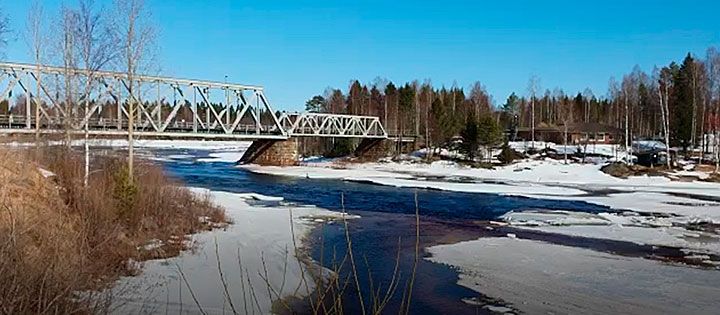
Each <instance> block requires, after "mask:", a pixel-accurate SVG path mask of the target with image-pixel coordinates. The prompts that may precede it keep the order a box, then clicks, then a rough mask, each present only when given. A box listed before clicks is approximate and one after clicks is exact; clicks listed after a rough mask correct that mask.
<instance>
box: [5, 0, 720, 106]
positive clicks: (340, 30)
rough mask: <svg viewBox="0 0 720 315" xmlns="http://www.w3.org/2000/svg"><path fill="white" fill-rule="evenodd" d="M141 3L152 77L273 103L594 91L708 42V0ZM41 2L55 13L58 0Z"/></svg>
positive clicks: (14, 55) (8, 7)
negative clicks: (153, 54) (445, 92)
mask: <svg viewBox="0 0 720 315" xmlns="http://www.w3.org/2000/svg"><path fill="white" fill-rule="evenodd" d="M29 2H30V1H29V0H28V1H19V0H5V1H3V2H0V3H1V4H0V5H1V6H2V9H3V10H4V11H5V12H7V14H8V15H9V18H10V20H11V26H12V27H13V29H15V30H16V31H17V33H18V35H17V36H16V37H17V39H16V40H14V41H11V42H10V43H9V45H8V47H7V51H6V54H5V55H6V56H7V58H8V59H10V60H14V61H27V60H29V57H28V53H27V45H26V44H25V41H24V40H23V38H22V30H23V29H24V27H25V21H24V19H25V17H26V14H27V8H28V6H29ZM73 2H74V1H73V0H66V3H71V4H72V3H73ZM98 2H100V4H101V5H104V6H106V7H108V8H110V7H111V3H110V1H101V0H98ZM146 2H147V4H148V8H149V9H150V10H151V11H152V14H153V19H154V20H155V22H154V23H156V25H157V28H158V30H159V36H158V40H157V45H158V46H159V52H158V61H159V62H160V64H161V66H162V69H163V74H164V75H170V76H175V75H176V76H182V77H189V78H198V79H209V80H217V81H222V80H223V79H224V76H225V75H227V76H228V77H229V80H230V81H233V82H238V83H248V84H259V85H263V86H265V87H266V94H267V95H268V97H269V98H270V101H271V102H272V104H273V106H274V107H275V108H280V109H285V110H299V109H302V107H303V104H304V102H305V100H307V99H308V98H310V97H311V96H312V95H315V94H320V93H322V92H323V90H324V89H325V88H326V87H328V86H332V87H341V88H343V90H346V89H347V86H348V83H349V81H350V80H351V79H355V78H357V79H360V80H361V81H363V82H369V81H371V80H373V79H374V78H375V77H378V76H380V77H384V78H388V79H390V80H393V81H396V82H404V81H407V80H412V79H420V80H424V79H431V80H432V82H433V83H434V84H435V85H436V86H440V85H446V86H450V85H452V84H453V83H454V82H457V85H458V86H461V87H466V88H467V87H468V86H470V85H471V84H472V82H474V81H476V80H477V81H480V82H482V83H483V84H484V85H485V86H486V87H487V89H488V91H489V92H490V93H491V94H492V96H493V99H494V100H495V103H496V104H501V103H502V102H504V100H505V98H506V97H507V95H508V94H509V93H510V92H512V91H516V92H519V93H520V94H526V93H527V92H526V91H527V82H528V78H529V77H530V76H531V75H532V74H535V75H537V76H538V77H540V80H541V82H540V84H541V88H542V89H543V90H544V89H545V88H550V89H552V88H554V87H556V86H559V87H561V88H563V89H564V90H565V91H566V92H573V93H574V92H577V91H581V90H583V89H584V88H585V87H590V88H591V89H592V90H593V91H594V93H595V94H596V95H605V94H606V92H607V82H608V79H609V78H610V77H611V76H616V77H618V78H619V77H621V76H622V75H623V74H625V73H627V72H629V71H630V70H631V69H632V67H633V66H634V65H636V64H637V65H639V66H640V67H641V68H643V69H644V70H646V71H650V70H651V69H652V66H653V65H656V64H658V65H664V64H667V63H669V62H670V61H671V60H681V59H682V58H683V57H684V55H685V54H686V53H687V52H691V53H693V54H697V55H699V56H704V55H705V49H706V48H707V47H709V46H711V45H718V44H720V18H719V17H720V13H719V12H720V1H717V0H714V1H663V0H659V1H645V0H643V1H627V0H626V1H614V0H613V1H510V0H505V1H453V0H445V1H422V0H419V1H407V0H396V1H327V0H315V1H259V0H257V1H238V0H235V1H231V0H215V1H173V0H146ZM44 3H45V6H46V7H47V8H46V11H47V13H49V14H55V11H56V8H57V6H58V5H59V3H60V1H59V0H48V1H45V2H44Z"/></svg>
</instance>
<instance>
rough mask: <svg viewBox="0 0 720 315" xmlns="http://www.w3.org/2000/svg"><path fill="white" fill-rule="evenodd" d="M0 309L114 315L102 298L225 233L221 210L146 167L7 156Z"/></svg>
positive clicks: (69, 154)
mask: <svg viewBox="0 0 720 315" xmlns="http://www.w3.org/2000/svg"><path fill="white" fill-rule="evenodd" d="M0 157H1V158H0V170H1V171H0V178H1V179H2V180H1V181H0V192H2V193H1V194H0V203H1V205H2V209H3V211H1V212H0V283H2V284H3V285H2V286H0V306H1V307H2V312H4V313H21V314H22V313H45V312H53V313H75V312H87V313H92V312H97V313H102V312H105V311H106V310H107V300H108V299H109V298H111V297H109V296H107V295H105V294H102V293H100V291H102V290H103V289H104V288H106V287H108V286H110V285H111V284H112V283H113V281H114V280H115V279H117V278H118V277H120V276H123V275H128V274H134V273H136V272H137V271H138V269H137V268H138V266H137V264H136V262H137V261H142V260H145V259H154V258H159V257H170V256H173V255H177V254H178V253H179V252H180V251H182V250H184V249H187V246H186V242H185V241H184V238H185V235H189V234H193V233H196V232H198V231H204V230H210V229H214V228H219V227H222V226H224V225H225V224H226V223H227V221H226V217H225V215H224V213H223V210H222V209H221V208H219V207H217V206H216V205H215V204H213V203H211V202H209V201H208V200H207V199H204V198H202V196H198V195H196V194H193V193H191V192H189V191H188V190H186V189H185V188H183V187H179V186H178V185H177V183H176V182H175V181H173V180H170V179H169V178H168V177H167V176H166V174H165V173H164V171H163V170H162V169H161V168H160V167H158V166H157V165H152V164H147V163H142V162H139V163H137V164H136V168H135V171H136V172H135V173H134V174H135V177H134V180H130V178H129V172H128V170H127V168H126V166H125V163H124V162H123V161H121V160H119V159H117V158H115V157H111V156H102V157H94V158H93V165H92V168H91V173H90V175H89V176H88V178H87V184H84V178H83V175H84V163H83V158H82V156H81V155H79V154H77V152H73V151H71V150H67V149H66V148H64V147H59V148H47V147H43V148H37V149H28V150H24V149H14V150H0Z"/></svg>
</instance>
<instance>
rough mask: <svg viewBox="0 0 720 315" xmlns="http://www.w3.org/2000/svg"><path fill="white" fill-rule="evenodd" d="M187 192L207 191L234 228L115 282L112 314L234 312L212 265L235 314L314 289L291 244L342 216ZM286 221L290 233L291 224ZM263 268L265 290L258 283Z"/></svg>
mask: <svg viewBox="0 0 720 315" xmlns="http://www.w3.org/2000/svg"><path fill="white" fill-rule="evenodd" d="M193 191H195V192H197V193H199V194H206V193H209V194H210V196H211V197H212V198H213V199H214V201H215V202H217V203H218V204H220V205H221V206H223V207H225V209H226V211H227V212H226V213H227V215H228V216H229V218H230V219H231V220H233V224H231V225H230V226H229V227H228V228H227V229H226V230H215V231H211V232H206V233H202V234H198V235H195V236H193V241H194V242H196V250H194V251H185V252H182V253H181V254H180V256H178V257H173V258H170V259H163V260H154V261H148V262H145V263H144V268H143V270H142V274H141V275H140V276H136V277H126V278H123V279H121V280H120V281H119V283H118V285H117V286H116V290H117V293H116V296H115V302H116V307H117V308H116V309H115V310H114V313H116V314H127V313H162V312H165V313H170V314H176V313H183V312H184V313H201V312H200V311H199V310H200V308H202V310H203V312H205V313H208V314H224V313H232V310H231V306H230V301H228V299H227V298H226V297H225V294H224V293H223V292H224V288H223V282H222V281H221V279H220V272H219V271H220V269H219V268H218V261H219V264H220V266H221V268H222V272H223V274H224V278H225V279H226V283H227V286H228V292H229V295H230V296H231V297H233V298H232V304H233V305H234V307H235V309H236V310H237V311H238V312H239V313H258V314H268V313H270V310H271V307H272V303H273V301H274V300H277V297H278V296H279V297H283V298H286V297H288V296H295V297H303V296H306V295H307V294H309V293H310V292H312V290H313V289H314V282H313V279H312V277H311V276H310V275H309V273H308V269H307V266H306V264H305V262H300V261H299V260H298V259H297V258H296V254H297V253H296V252H295V247H294V245H293V239H294V240H295V242H296V243H297V246H298V247H300V246H301V245H302V244H301V241H302V239H303V237H305V235H306V234H307V233H308V232H309V231H310V229H311V228H312V226H313V225H314V224H317V223H320V222H325V221H326V220H333V219H339V218H341V217H342V214H340V213H337V212H332V211H328V210H325V209H320V208H317V207H298V206H294V207H292V219H291V217H290V213H291V212H290V209H291V207H289V206H283V205H282V203H281V205H280V206H272V207H267V206H255V205H252V203H251V202H249V201H248V200H264V201H279V200H282V198H279V197H269V196H263V195H259V194H235V193H227V192H218V191H208V190H205V189H199V188H193ZM291 222H292V224H293V227H294V229H291V227H290V224H291ZM292 230H294V233H295V234H292V233H291V231H292ZM216 246H217V252H216ZM218 258H219V259H218ZM265 270H267V279H268V282H269V283H270V289H269V288H268V282H266V281H265V280H264V278H265V276H264V275H265ZM183 278H184V279H183ZM241 279H244V281H242V280H241ZM185 281H187V283H185ZM191 289H192V293H191ZM268 290H270V294H268ZM193 295H194V297H193ZM242 296H245V297H246V299H242V298H241V297H242ZM271 297H272V298H271ZM194 298H196V299H197V301H198V303H199V304H200V307H198V306H197V305H196V303H195V301H194Z"/></svg>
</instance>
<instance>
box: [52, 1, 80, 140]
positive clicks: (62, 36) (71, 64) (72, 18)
mask: <svg viewBox="0 0 720 315" xmlns="http://www.w3.org/2000/svg"><path fill="white" fill-rule="evenodd" d="M77 22H78V19H77V12H76V11H75V10H73V9H71V8H69V7H67V6H64V5H63V6H62V8H61V9H60V21H59V25H58V27H59V29H58V35H59V36H57V37H58V39H59V41H60V42H59V43H58V51H59V53H58V55H59V56H60V58H61V60H62V62H61V63H62V68H63V79H64V81H65V82H64V90H63V94H64V100H63V103H64V106H63V107H64V112H65V117H64V120H63V121H62V125H63V129H64V131H65V142H66V143H65V145H66V146H68V147H70V145H71V141H72V139H71V130H72V123H73V121H74V120H75V118H77V114H78V112H77V108H76V107H75V106H74V105H75V95H76V90H75V79H76V76H75V73H74V72H73V69H75V68H77V52H76V51H75V47H76V45H75V33H76V28H77V24H78V23H77ZM58 94H59V93H58Z"/></svg>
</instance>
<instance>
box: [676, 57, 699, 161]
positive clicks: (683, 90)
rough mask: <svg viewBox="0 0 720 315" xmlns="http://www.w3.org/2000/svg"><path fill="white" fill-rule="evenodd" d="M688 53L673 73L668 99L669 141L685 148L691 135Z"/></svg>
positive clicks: (690, 80) (690, 92)
mask: <svg viewBox="0 0 720 315" xmlns="http://www.w3.org/2000/svg"><path fill="white" fill-rule="evenodd" d="M694 62H695V61H694V60H693V58H692V56H691V55H690V54H688V55H687V57H685V60H684V61H683V63H682V65H681V66H680V69H679V71H675V72H674V73H673V93H672V95H671V101H670V111H671V121H672V124H671V125H670V135H671V137H670V143H671V145H673V146H680V147H682V148H683V149H684V150H687V148H688V146H690V138H691V137H692V119H693V117H692V113H693V110H692V102H693V94H692V66H693V63H694Z"/></svg>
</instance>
